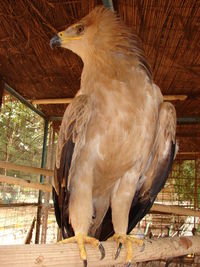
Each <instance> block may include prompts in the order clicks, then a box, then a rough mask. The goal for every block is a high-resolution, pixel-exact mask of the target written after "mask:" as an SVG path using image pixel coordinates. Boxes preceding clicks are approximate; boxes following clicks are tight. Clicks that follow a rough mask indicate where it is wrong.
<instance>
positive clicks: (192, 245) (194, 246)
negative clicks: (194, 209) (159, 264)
mask: <svg viewBox="0 0 200 267" xmlns="http://www.w3.org/2000/svg"><path fill="white" fill-rule="evenodd" d="M102 244H103V246H104V248H105V252H106V256H105V258H104V259H103V260H100V252H99V250H98V249H95V248H93V247H91V246H90V245H86V250H87V256H88V266H91V267H92V266H93V267H95V266H96V267H97V266H98V267H101V266H110V265H117V264H124V263H125V258H126V249H125V248H124V247H122V250H121V253H120V256H119V258H118V259H117V260H114V257H115V253H116V249H117V245H116V243H114V242H110V241H106V242H103V243H102ZM199 244H200V237H199V236H193V237H174V238H159V239H151V240H149V241H148V240H147V241H145V248H144V250H143V251H141V248H140V247H139V246H138V245H136V244H133V259H134V262H145V261H153V260H159V259H163V260H165V259H167V258H170V257H179V256H185V255H188V254H196V253H200V246H199ZM0 262H1V267H10V266H15V267H21V266H27V267H32V266H54V267H71V266H77V267H78V266H80V267H82V266H83V263H82V262H81V260H80V255H79V251H78V248H77V244H66V245H63V244H51V245H46V244H42V245H12V246H0Z"/></svg>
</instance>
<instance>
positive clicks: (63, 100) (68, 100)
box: [31, 95, 187, 105]
mask: <svg viewBox="0 0 200 267" xmlns="http://www.w3.org/2000/svg"><path fill="white" fill-rule="evenodd" d="M186 99H187V95H164V101H175V100H180V101H184V100H186ZM72 100H73V98H54V99H51V98H50V99H49V98H46V99H35V100H31V103H32V104H36V105H54V104H69V103H71V102H72Z"/></svg>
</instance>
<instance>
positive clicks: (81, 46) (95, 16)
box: [50, 6, 151, 78]
mask: <svg viewBox="0 0 200 267" xmlns="http://www.w3.org/2000/svg"><path fill="white" fill-rule="evenodd" d="M50 45H51V47H52V48H54V47H56V46H57V47H63V48H67V49H69V50H71V51H73V52H74V53H76V54H77V55H79V56H80V57H81V58H82V60H83V62H84V64H85V63H87V62H90V60H95V62H96V63H97V62H100V65H101V66H104V65H105V64H107V67H108V65H109V66H110V69H111V71H112V68H113V66H116V69H118V68H119V65H117V64H116V62H117V61H120V62H118V63H119V64H120V65H121V64H122V61H121V59H122V58H124V59H125V60H124V62H129V61H130V62H131V65H134V64H136V65H139V66H140V67H141V68H142V69H144V70H145V71H146V73H147V75H148V76H149V77H150V78H151V71H150V67H149V65H148V63H147V61H146V59H145V56H144V53H143V49H142V48H141V46H140V45H139V43H138V39H137V37H136V36H135V35H133V34H132V33H131V31H130V29H129V28H127V27H125V25H124V24H123V23H122V22H121V21H120V20H119V18H118V17H117V16H116V15H115V14H114V13H113V12H112V11H111V10H109V9H105V8H104V7H103V6H100V7H96V8H95V9H93V10H92V12H90V13H89V14H88V15H87V16H86V17H84V18H83V19H81V20H80V21H79V22H77V23H75V24H73V25H71V26H70V27H68V28H67V29H66V30H64V31H62V32H59V33H58V34H57V35H56V36H54V37H53V38H52V39H51V41H50ZM114 63H115V64H114ZM96 65H97V64H96ZM120 69H122V68H120ZM120 73H121V72H120ZM120 75H121V74H120Z"/></svg>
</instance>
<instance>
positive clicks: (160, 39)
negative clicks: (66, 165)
mask: <svg viewBox="0 0 200 267" xmlns="http://www.w3.org/2000/svg"><path fill="white" fill-rule="evenodd" d="M98 4H104V5H105V6H107V7H109V8H112V9H113V10H115V11H116V12H117V13H118V14H119V16H120V18H121V19H122V20H123V21H124V22H125V23H126V24H127V25H128V26H129V27H131V29H132V30H133V31H136V32H137V34H138V35H139V37H140V38H141V40H142V43H143V46H144V50H145V53H146V55H147V58H148V60H149V62H150V65H151V67H152V72H153V75H154V80H155V82H156V83H157V84H158V85H159V87H160V88H161V91H162V93H163V95H164V99H165V100H168V101H171V102H172V103H173V104H174V105H175V108H176V111H177V117H178V119H177V140H178V146H179V151H178V154H177V156H176V159H175V161H174V163H173V168H172V171H171V173H170V176H169V178H168V180H167V183H166V185H165V188H164V189H163V190H162V191H161V192H160V193H159V195H158V197H157V199H156V202H155V204H154V205H153V207H152V209H151V210H150V213H149V214H148V215H146V216H145V217H144V218H143V220H142V221H141V222H140V223H138V225H137V227H136V228H135V229H134V231H133V234H135V235H137V236H138V237H139V238H142V239H145V240H146V242H147V243H146V247H145V251H144V252H140V251H139V250H138V249H137V248H135V261H136V262H137V263H134V264H133V266H200V256H198V254H200V249H199V248H200V245H199V244H200V239H199V235H200V108H199V106H200V88H199V73H200V68H199V66H200V53H199V43H200V30H199V15H200V3H199V1H190V0H185V1H180V0H177V1H155V0H148V1H147V0H145V1H134V0H132V1H131V0H124V1H122V0H113V1H100V0H91V1H86V0H83V1H76V0H74V1H63V0H52V1H51V0H48V1H47V0H45V1H32V0H19V1H1V3H0V18H1V19H0V97H1V98H0V99H1V101H0V103H1V111H0V245H2V246H0V262H1V266H11V265H13V264H15V266H36V265H38V266H43V265H42V264H46V265H44V266H82V265H81V262H80V260H79V258H78V254H77V252H76V247H75V246H69V247H68V248H67V249H63V246H61V247H59V246H57V245H56V242H57V241H59V240H60V239H61V233H60V232H59V229H58V227H57V223H56V220H55V216H54V209H53V202H52V199H51V183H52V176H53V168H54V165H55V148H56V142H57V135H58V131H59V126H60V123H61V119H62V116H63V113H64V111H65V108H66V107H67V105H68V104H69V103H70V102H71V100H72V98H73V97H74V95H75V94H76V92H77V90H78V89H79V86H80V74H81V71H82V62H81V60H80V58H78V57H77V56H76V55H75V54H72V53H70V52H69V51H66V50H56V51H54V52H52V51H51V49H50V47H49V40H50V38H51V37H52V36H53V34H54V33H55V32H56V31H58V30H62V29H63V28H66V27H67V26H68V25H70V24H72V23H73V22H74V21H77V20H78V19H80V18H81V17H83V16H84V15H86V14H88V13H89V11H90V10H92V9H93V8H94V7H95V6H96V5H98ZM170 242H171V243H170ZM22 244H26V246H18V245H22ZM30 244H48V245H49V246H48V245H44V246H41V247H40V245H38V247H35V246H30ZM50 244H51V245H50ZM5 245H6V246H5ZM11 245H17V246H11ZM40 249H41V250H40ZM106 249H107V251H108V258H106V259H105V261H102V262H101V263H100V262H99V261H98V255H95V254H94V252H93V251H92V250H91V251H90V250H89V253H90V254H89V257H90V256H91V263H90V262H89V266H90V264H91V266H109V265H112V266H113V265H116V266H120V265H118V264H122V263H123V259H124V258H123V257H124V255H125V254H123V253H122V255H121V257H120V258H119V259H118V260H117V261H114V256H113V255H114V252H113V251H115V246H114V245H113V246H112V245H111V244H109V245H108V247H107V246H106ZM65 250H66V251H65ZM15 251H17V252H15ZM64 252H66V255H64V256H63V258H62V257H60V256H59V255H60V254H63V253H64ZM49 253H50V254H51V258H50V259H49V258H48V255H49ZM67 253H68V254H67ZM11 255H12V256H11ZM23 255H32V256H31V257H27V256H24V257H23ZM61 258H62V259H61ZM142 262H143V263H142ZM2 264H3V265H2ZM56 264H59V265H56Z"/></svg>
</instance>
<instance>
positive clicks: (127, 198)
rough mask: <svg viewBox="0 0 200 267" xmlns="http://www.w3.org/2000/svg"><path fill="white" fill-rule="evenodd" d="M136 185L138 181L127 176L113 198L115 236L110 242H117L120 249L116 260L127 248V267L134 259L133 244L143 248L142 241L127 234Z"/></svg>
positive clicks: (117, 187) (118, 186)
mask: <svg viewBox="0 0 200 267" xmlns="http://www.w3.org/2000/svg"><path fill="white" fill-rule="evenodd" d="M136 183H137V179H136V180H135V181H134V179H133V180H132V179H131V178H130V175H129V174H127V175H126V176H124V177H123V178H122V179H121V181H120V182H119V183H118V184H116V186H115V188H114V191H113V194H112V198H111V207H112V222H113V227H114V231H115V234H114V235H113V236H112V237H111V238H109V240H113V241H115V242H117V245H118V249H117V253H116V256H115V258H117V257H118V256H119V253H120V250H121V247H122V245H124V246H125V247H126V263H127V266H130V264H131V261H132V259H133V249H132V244H133V243H136V244H137V245H139V246H141V247H142V246H143V241H142V240H141V239H138V238H136V237H134V236H131V235H127V234H126V233H127V228H128V217H129V211H130V206H131V203H132V200H133V197H134V194H135V189H134V188H136Z"/></svg>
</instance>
